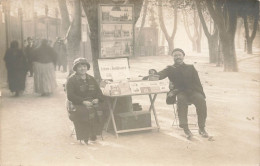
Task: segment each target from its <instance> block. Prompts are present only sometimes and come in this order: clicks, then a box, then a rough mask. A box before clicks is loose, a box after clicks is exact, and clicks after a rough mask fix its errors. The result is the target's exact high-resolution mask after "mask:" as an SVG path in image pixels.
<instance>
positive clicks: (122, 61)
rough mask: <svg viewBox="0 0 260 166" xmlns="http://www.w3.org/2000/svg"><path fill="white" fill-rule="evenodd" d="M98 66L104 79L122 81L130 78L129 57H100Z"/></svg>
mask: <svg viewBox="0 0 260 166" xmlns="http://www.w3.org/2000/svg"><path fill="white" fill-rule="evenodd" d="M98 67H99V71H100V75H101V78H102V79H103V80H113V81H121V80H127V79H128V78H130V72H129V66H128V59H127V58H117V59H99V60H98Z"/></svg>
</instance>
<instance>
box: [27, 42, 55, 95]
mask: <svg viewBox="0 0 260 166" xmlns="http://www.w3.org/2000/svg"><path fill="white" fill-rule="evenodd" d="M32 59H33V72H34V91H35V92H36V93H39V94H41V95H42V96H48V95H50V94H52V93H53V91H54V90H55V88H56V87H57V82H56V75H55V64H56V60H57V54H56V52H55V51H54V49H53V48H51V47H50V46H48V41H47V40H46V39H43V40H42V42H41V45H40V47H38V48H36V49H35V51H34V56H33V58H32Z"/></svg>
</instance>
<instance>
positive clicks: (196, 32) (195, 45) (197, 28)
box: [182, 8, 202, 53]
mask: <svg viewBox="0 0 260 166" xmlns="http://www.w3.org/2000/svg"><path fill="white" fill-rule="evenodd" d="M191 12H192V13H193V14H191V13H189V14H187V9H185V8H183V9H182V15H183V23H184V27H185V30H186V33H187V35H188V37H189V39H190V41H191V43H192V51H197V52H198V53H200V52H201V33H202V32H201V24H200V21H199V18H198V14H197V13H196V10H195V9H192V11H191ZM188 15H192V16H193V17H192V18H191V19H192V21H190V20H189V16H188ZM192 25H193V26H192ZM190 27H193V35H192V33H191V29H190Z"/></svg>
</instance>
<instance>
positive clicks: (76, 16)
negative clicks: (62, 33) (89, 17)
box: [67, 0, 81, 70]
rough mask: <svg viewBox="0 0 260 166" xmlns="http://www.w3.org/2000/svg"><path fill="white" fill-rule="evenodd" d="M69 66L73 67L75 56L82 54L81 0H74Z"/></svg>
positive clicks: (70, 31) (68, 37)
mask: <svg viewBox="0 0 260 166" xmlns="http://www.w3.org/2000/svg"><path fill="white" fill-rule="evenodd" d="M67 41H68V42H67V48H68V67H69V70H71V69H72V64H73V61H74V59H75V58H77V57H79V54H80V42H81V5H80V0H74V11H73V20H72V23H71V25H70V27H69V30H68V33H67Z"/></svg>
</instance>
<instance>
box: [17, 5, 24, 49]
mask: <svg viewBox="0 0 260 166" xmlns="http://www.w3.org/2000/svg"><path fill="white" fill-rule="evenodd" d="M18 16H19V18H20V26H21V29H20V32H21V45H22V48H23V47H24V42H23V11H22V8H19V9H18Z"/></svg>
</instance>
